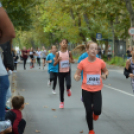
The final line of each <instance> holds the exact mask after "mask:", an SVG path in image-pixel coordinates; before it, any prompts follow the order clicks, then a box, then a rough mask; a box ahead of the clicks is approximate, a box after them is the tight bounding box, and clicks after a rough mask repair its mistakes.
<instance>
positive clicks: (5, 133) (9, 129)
mask: <svg viewBox="0 0 134 134" xmlns="http://www.w3.org/2000/svg"><path fill="white" fill-rule="evenodd" d="M11 132H12V127H9V128H7V129H6V130H4V131H3V132H0V134H7V133H11Z"/></svg>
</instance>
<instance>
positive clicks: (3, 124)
mask: <svg viewBox="0 0 134 134" xmlns="http://www.w3.org/2000/svg"><path fill="white" fill-rule="evenodd" d="M12 38H15V30H14V27H13V24H12V22H11V21H10V19H9V18H8V15H7V14H6V12H5V10H4V8H2V4H1V2H0V45H1V44H4V43H6V42H7V41H9V40H11V39H12ZM1 56H2V51H1V52H0V134H6V133H10V132H12V127H11V122H10V121H5V105H6V94H7V90H8V88H9V80H8V75H7V71H6V69H5V67H4V65H3V63H2V57H1Z"/></svg>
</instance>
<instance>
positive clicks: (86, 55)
mask: <svg viewBox="0 0 134 134" xmlns="http://www.w3.org/2000/svg"><path fill="white" fill-rule="evenodd" d="M90 43H91V41H89V42H87V43H86V52H85V53H83V54H82V55H81V56H80V57H79V59H78V63H80V62H81V61H82V60H84V59H85V58H87V57H88V48H87V47H88V46H89V44H90ZM96 57H97V58H99V55H98V51H97V54H96ZM81 79H82V80H83V71H81ZM81 101H83V99H82V97H81Z"/></svg>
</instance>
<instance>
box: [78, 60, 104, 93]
mask: <svg viewBox="0 0 134 134" xmlns="http://www.w3.org/2000/svg"><path fill="white" fill-rule="evenodd" d="M105 67H106V63H105V62H104V61H103V60H101V59H99V58H96V60H95V61H94V62H89V60H88V58H86V59H84V60H82V61H81V62H80V63H79V64H78V66H77V68H78V69H80V70H81V71H82V70H83V81H82V86H81V88H82V89H83V90H87V91H89V92H96V91H100V90H101V89H102V87H103V83H102V78H101V70H102V69H104V68H105Z"/></svg>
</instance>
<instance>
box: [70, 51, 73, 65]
mask: <svg viewBox="0 0 134 134" xmlns="http://www.w3.org/2000/svg"><path fill="white" fill-rule="evenodd" d="M69 56H70V57H69V62H70V63H74V59H73V56H72V53H71V51H70V52H69Z"/></svg>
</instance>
